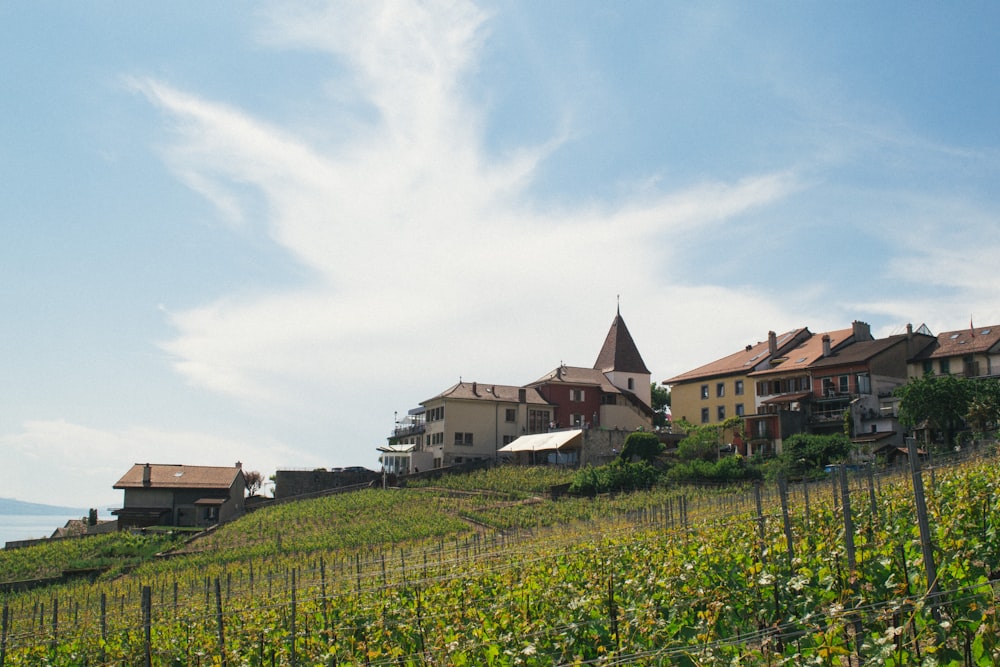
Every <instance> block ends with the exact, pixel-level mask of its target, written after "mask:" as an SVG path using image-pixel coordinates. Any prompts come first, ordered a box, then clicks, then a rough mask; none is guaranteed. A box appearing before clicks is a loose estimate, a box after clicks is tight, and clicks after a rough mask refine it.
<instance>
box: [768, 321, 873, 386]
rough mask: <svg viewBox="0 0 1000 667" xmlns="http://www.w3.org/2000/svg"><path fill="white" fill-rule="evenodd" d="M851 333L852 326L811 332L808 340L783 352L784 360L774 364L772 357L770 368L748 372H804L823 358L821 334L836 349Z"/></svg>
mask: <svg viewBox="0 0 1000 667" xmlns="http://www.w3.org/2000/svg"><path fill="white" fill-rule="evenodd" d="M853 335H854V329H853V328H851V329H838V330H837V331H827V332H825V333H817V334H813V335H812V336H811V337H810V338H809V339H808V340H805V341H803V342H802V343H800V344H799V345H797V346H795V347H794V348H792V349H791V350H788V351H787V352H785V353H783V354H782V358H784V361H782V362H781V363H779V364H776V365H775V364H774V362H775V360H774V359H772V360H771V364H772V367H771V368H766V369H762V370H759V371H755V372H753V373H750V375H753V376H754V377H759V376H764V375H787V374H789V373H796V372H801V373H806V372H807V369H808V368H809V366H810V365H812V364H813V362H815V361H817V360H819V359H822V358H823V336H829V337H830V349H831V350H836V349H837V346H839V345H842V344H843V343H844V342H845V341H847V340H848V339H850V338H851V337H852V336H853Z"/></svg>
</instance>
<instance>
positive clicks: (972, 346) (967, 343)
mask: <svg viewBox="0 0 1000 667" xmlns="http://www.w3.org/2000/svg"><path fill="white" fill-rule="evenodd" d="M998 343H1000V325H993V326H988V327H976V328H974V329H973V328H971V327H970V328H968V329H959V330H957V331H944V332H942V333H939V334H938V336H937V342H936V344H935V345H932V346H931V347H929V348H927V349H925V350H924V351H923V352H921V353H920V354H918V355H917V356H916V357H915V358H914V360H915V361H920V360H923V359H939V358H942V357H962V356H965V355H967V354H976V353H982V352H986V351H988V350H990V349H992V348H994V347H995V346H996V345H997V344H998Z"/></svg>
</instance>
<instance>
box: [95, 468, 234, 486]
mask: <svg viewBox="0 0 1000 667" xmlns="http://www.w3.org/2000/svg"><path fill="white" fill-rule="evenodd" d="M147 465H148V466H149V487H148V488H156V489H226V490H228V489H229V488H231V487H232V485H233V483H234V482H235V481H236V476H237V475H239V474H241V473H242V472H243V471H242V470H241V469H240V468H238V467H236V466H226V467H215V466H186V465H164V464H159V463H153V464H144V463H136V464H135V465H133V466H132V468H131V469H130V470H129V471H128V472H127V473H125V475H124V476H123V477H122V478H121V479H120V480H118V482H117V483H116V484H115V485H114V488H116V489H142V488H147V487H146V485H145V484H143V475H144V468H145V467H146V466H147Z"/></svg>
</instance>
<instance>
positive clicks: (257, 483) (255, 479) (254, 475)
mask: <svg viewBox="0 0 1000 667" xmlns="http://www.w3.org/2000/svg"><path fill="white" fill-rule="evenodd" d="M243 481H244V482H245V483H246V485H247V495H249V496H250V497H251V498H253V497H254V496H256V495H257V492H258V491H260V489H261V487H262V486H264V474H263V473H261V472H258V471H257V470H248V471H246V472H244V473H243Z"/></svg>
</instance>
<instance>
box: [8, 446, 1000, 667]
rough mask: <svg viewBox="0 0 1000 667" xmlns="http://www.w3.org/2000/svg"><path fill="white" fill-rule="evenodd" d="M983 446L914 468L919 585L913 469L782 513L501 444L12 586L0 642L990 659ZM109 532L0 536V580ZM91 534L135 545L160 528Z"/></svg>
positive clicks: (285, 653) (991, 543) (809, 490)
mask: <svg viewBox="0 0 1000 667" xmlns="http://www.w3.org/2000/svg"><path fill="white" fill-rule="evenodd" d="M998 468H1000V465H998V461H997V460H996V459H994V458H989V459H981V460H977V461H974V462H967V463H963V464H957V465H953V466H949V467H941V468H937V469H934V470H933V472H926V471H925V472H924V475H923V480H924V485H925V495H926V499H927V506H928V510H929V514H930V519H929V523H930V528H931V531H932V534H933V542H934V548H935V551H934V553H935V554H936V558H935V565H936V568H937V574H938V580H937V582H936V588H937V591H938V595H936V596H934V597H932V598H928V597H927V596H926V593H927V591H928V588H929V585H928V582H927V578H926V574H925V573H926V568H925V566H924V563H923V560H922V556H921V553H922V552H921V541H920V534H919V530H918V529H917V521H916V515H915V509H914V496H913V486H912V481H911V478H910V476H909V475H898V476H882V475H880V476H877V477H872V478H869V477H868V476H867V475H861V476H859V477H857V478H854V479H852V480H851V481H850V484H849V487H848V493H847V494H846V496H845V495H844V493H843V490H841V489H838V488H837V487H836V484H835V481H836V479H831V480H827V481H823V482H817V483H812V484H810V485H809V486H808V487H803V486H801V485H799V486H793V487H792V488H791V489H790V492H789V494H788V496H787V517H788V523H787V530H786V523H785V520H784V516H785V515H784V514H783V512H782V506H781V502H780V497H779V494H778V491H777V490H776V489H774V488H769V487H768V488H763V489H761V490H759V491H756V492H755V489H754V488H752V487H744V488H738V489H728V490H727V489H705V488H683V487H677V488H669V489H667V488H659V489H653V490H649V491H645V492H638V493H633V494H627V495H617V496H606V497H597V498H593V499H590V498H566V497H562V498H559V499H557V500H553V499H551V497H550V495H549V494H548V493H547V489H548V488H549V487H550V486H552V485H555V484H560V483H565V482H567V481H569V478H570V476H571V473H565V472H560V471H553V470H548V469H544V468H542V469H531V470H527V471H526V470H520V469H517V468H509V467H505V468H500V469H496V470H492V471H488V472H481V473H476V474H475V475H471V476H465V477H454V478H443V479H440V480H435V481H433V482H428V483H427V484H428V485H427V486H422V487H418V488H407V489H395V490H384V491H383V490H366V491H361V492H356V493H351V494H344V495H335V496H328V497H325V498H320V499H315V500H309V501H302V502H294V503H286V504H283V505H276V506H273V507H269V508H265V509H261V510H258V511H256V512H254V513H252V514H250V515H248V516H247V517H244V518H243V519H240V520H239V521H235V522H233V523H230V524H228V525H226V526H223V527H221V528H220V529H219V530H217V531H214V532H213V533H212V534H211V535H210V536H209V537H206V538H203V539H198V540H195V541H193V542H191V543H188V544H186V545H183V546H181V547H180V548H179V549H178V550H177V551H176V552H175V555H173V556H172V557H169V558H153V559H150V558H148V557H146V558H145V561H144V564H142V565H139V566H138V567H136V568H135V569H132V570H130V571H128V572H123V571H121V570H118V571H116V572H112V573H109V574H107V575H104V576H103V577H102V578H101V579H99V580H98V581H96V582H92V583H91V582H84V581H80V582H76V583H69V584H63V585H59V586H49V587H45V588H41V589H36V590H33V591H28V592H21V593H5V594H3V597H2V601H3V607H4V619H5V620H4V623H3V629H4V632H3V636H2V637H0V666H2V667H7V666H10V665H18V666H20V665H84V664H87V665H104V664H107V665H142V664H146V661H147V659H148V661H149V663H150V664H153V665H218V664H227V665H252V666H255V665H397V666H399V665H476V666H479V665H584V664H593V665H626V664H628V665H635V664H639V665H720V664H725V665H731V664H736V665H782V664H787V665H799V664H819V665H847V664H855V665H861V664H864V665H868V664H884V665H916V664H928V665H930V664H935V665H994V664H997V663H998V662H1000V647H998V645H997V644H998V638H1000V623H998V621H997V618H996V586H995V584H994V580H995V579H997V578H998V576H1000V535H998V529H1000V518H998V514H997V509H998V497H997V481H996V480H997V479H998V478H1000V475H998V473H1000V470H998ZM845 497H846V499H847V501H848V502H849V504H850V509H851V512H850V514H849V516H850V519H851V521H852V526H853V530H852V533H851V536H852V538H853V549H849V548H848V540H847V539H846V535H845V525H846V522H845V512H844V510H845V505H844V499H845ZM758 501H759V502H758ZM104 539H105V538H89V539H87V540H82V541H79V542H78V543H77V545H76V552H75V553H74V552H73V547H72V546H69V547H67V546H65V545H66V544H68V543H60V544H53V545H45V546H39V547H32V548H30V549H26V550H23V551H21V552H18V551H14V552H10V553H9V554H8V553H4V552H0V581H11V580H15V579H23V578H25V577H26V575H30V574H32V572H34V574H37V575H38V576H45V573H49V572H57V571H59V570H61V569H65V568H67V567H72V563H81V562H88V561H87V558H98V557H99V556H96V555H95V556H86V554H83V551H84V550H85V549H87V548H88V547H84V546H81V545H82V544H87V543H93V544H95V545H98V542H97V540H104ZM107 539H108V542H107V543H102V544H104V547H105V548H106V550H108V549H114V548H116V547H115V546H114V545H115V542H114V540H119V541H121V542H120V543H119V545H118V547H117V548H120V549H121V550H122V551H121V553H123V554H126V553H127V554H128V555H127V556H123V557H129V558H134V559H136V560H134V561H133V562H138V559H140V558H144V556H142V555H139V554H137V553H135V552H143V553H148V550H149V549H152V548H154V547H155V548H157V549H159V548H160V547H162V546H163V545H162V544H159V543H156V544H153V543H152V542H150V543H149V544H145V543H144V540H145V539H148V538H138V537H133V536H112V537H109V538H107ZM153 539H166V538H153ZM129 550H131V551H129ZM95 551H96V547H95ZM88 553H89V552H88ZM82 555H84V556H86V557H85V558H81V556H82ZM852 560H853V568H852ZM26 562H34V563H37V564H43V563H44V564H45V565H44V567H39V568H38V569H36V570H34V571H32V570H31V567H30V566H27V565H25V563H26ZM102 562H103V561H102Z"/></svg>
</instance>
